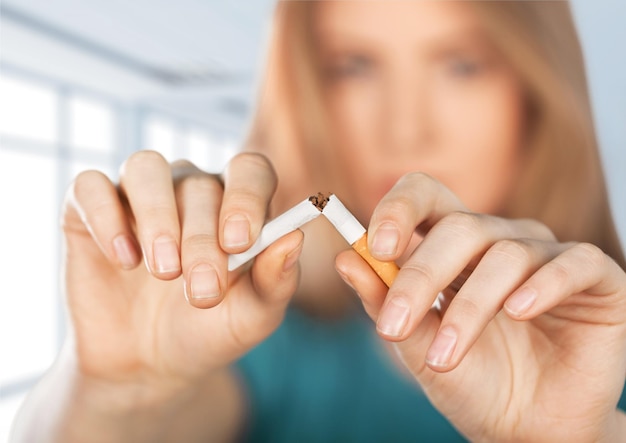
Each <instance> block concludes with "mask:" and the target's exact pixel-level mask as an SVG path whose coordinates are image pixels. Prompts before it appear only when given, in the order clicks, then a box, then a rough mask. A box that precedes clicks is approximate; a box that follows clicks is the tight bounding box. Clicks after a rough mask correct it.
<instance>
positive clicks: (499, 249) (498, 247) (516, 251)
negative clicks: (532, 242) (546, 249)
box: [489, 239, 531, 263]
mask: <svg viewBox="0 0 626 443" xmlns="http://www.w3.org/2000/svg"><path fill="white" fill-rule="evenodd" d="M489 253H491V254H496V255H499V256H502V257H504V258H505V259H507V260H512V261H514V262H517V263H526V262H528V261H530V259H531V250H530V246H529V245H528V244H527V243H526V242H524V241H523V240H512V239H504V240H499V241H497V242H496V243H494V245H493V246H491V248H490V249H489Z"/></svg>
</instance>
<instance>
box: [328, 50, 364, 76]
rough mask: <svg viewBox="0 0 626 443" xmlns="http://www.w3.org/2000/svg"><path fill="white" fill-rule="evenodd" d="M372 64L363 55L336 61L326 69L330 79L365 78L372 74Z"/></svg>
mask: <svg viewBox="0 0 626 443" xmlns="http://www.w3.org/2000/svg"><path fill="white" fill-rule="evenodd" d="M373 69H374V63H373V62H372V60H371V59H370V58H368V57H366V56H363V55H351V56H346V57H342V58H340V59H339V60H336V61H335V62H334V63H332V64H331V65H330V66H329V68H328V74H329V76H330V77H331V78H332V79H342V78H351V77H356V78H358V77H365V76H367V75H370V74H371V73H372V72H373Z"/></svg>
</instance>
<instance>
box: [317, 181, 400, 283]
mask: <svg viewBox="0 0 626 443" xmlns="http://www.w3.org/2000/svg"><path fill="white" fill-rule="evenodd" d="M309 200H310V201H311V202H312V203H313V204H314V205H315V206H316V207H317V208H318V209H319V210H320V211H321V212H322V215H324V216H325V217H326V218H327V219H328V221H330V222H331V223H332V224H333V226H335V228H336V229H337V231H339V233H340V234H341V235H342V236H343V238H345V239H346V241H347V242H348V243H349V244H350V245H351V246H352V248H353V249H354V250H355V251H356V252H357V253H358V254H359V255H360V256H361V257H363V259H364V260H365V261H366V262H367V263H368V264H369V265H370V267H371V268H372V269H373V270H374V272H376V274H377V275H378V276H379V277H380V278H381V280H382V281H384V282H385V284H386V285H387V287H389V286H391V284H392V283H393V281H394V280H395V278H396V276H397V275H398V271H399V270H400V268H398V265H396V264H395V263H394V262H392V261H380V260H377V259H375V258H374V257H372V254H370V252H369V249H368V248H367V231H366V230H365V228H364V227H363V225H361V223H359V221H358V220H357V219H356V217H355V216H354V215H352V213H351V212H350V211H349V210H348V209H347V208H346V207H345V206H344V205H343V203H341V201H340V200H339V199H338V198H337V196H335V195H334V194H330V195H329V196H328V197H326V196H325V195H324V194H321V193H320V194H317V195H316V196H312V197H310V198H309Z"/></svg>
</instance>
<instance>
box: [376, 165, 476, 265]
mask: <svg viewBox="0 0 626 443" xmlns="http://www.w3.org/2000/svg"><path fill="white" fill-rule="evenodd" d="M453 211H466V208H465V206H463V204H462V203H461V202H460V201H459V200H458V198H457V197H456V196H455V195H454V194H452V192H450V191H449V190H448V189H447V188H445V187H444V186H443V185H442V184H440V183H439V182H438V181H436V180H434V179H433V178H431V177H429V176H428V175H425V174H422V173H411V174H407V175H405V176H403V177H402V178H401V179H400V180H399V181H398V182H397V183H396V185H395V186H394V187H393V188H392V189H391V190H390V191H389V192H388V193H387V194H386V195H385V196H384V197H383V198H382V200H381V201H380V202H379V204H378V205H377V206H376V209H375V210H374V213H373V214H372V217H371V220H370V224H369V242H368V247H369V249H370V251H371V253H372V255H374V257H375V258H377V259H379V260H387V261H389V260H395V259H397V258H398V257H399V256H400V255H401V254H402V252H403V251H404V250H405V249H406V247H407V245H408V244H409V241H410V239H411V236H412V235H413V232H414V231H415V229H416V227H421V228H422V231H424V232H426V231H428V229H429V228H430V226H432V225H434V224H435V223H436V222H437V221H439V220H440V219H441V218H442V217H444V216H445V215H447V214H449V213H451V212H453Z"/></svg>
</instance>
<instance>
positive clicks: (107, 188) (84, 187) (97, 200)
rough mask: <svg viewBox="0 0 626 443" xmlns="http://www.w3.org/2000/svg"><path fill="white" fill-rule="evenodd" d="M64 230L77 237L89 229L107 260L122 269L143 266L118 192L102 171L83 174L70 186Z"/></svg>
mask: <svg viewBox="0 0 626 443" xmlns="http://www.w3.org/2000/svg"><path fill="white" fill-rule="evenodd" d="M71 214H74V215H76V217H72V215H71ZM64 229H65V230H66V232H70V231H71V232H74V233H77V232H81V231H83V230H84V229H86V230H87V231H88V232H89V234H90V235H91V236H92V238H93V240H94V241H95V243H96V244H97V245H98V247H99V248H100V250H101V251H102V253H103V254H104V255H105V256H106V258H107V259H108V260H109V261H110V262H111V263H113V264H114V265H116V266H118V267H119V268H122V269H132V268H134V267H135V266H137V264H138V263H139V259H140V255H139V249H138V246H137V243H136V240H135V237H134V235H133V233H132V231H131V229H130V226H129V223H128V219H127V216H126V213H125V211H124V208H123V205H122V204H121V202H120V200H119V197H118V193H117V190H116V188H115V186H114V185H113V183H111V181H110V180H109V178H108V177H107V176H105V175H104V174H102V173H101V172H99V171H84V172H82V173H80V174H79V175H78V176H77V177H76V179H75V180H74V182H73V183H72V185H71V186H70V188H69V190H68V194H67V198H66V217H65V220H64Z"/></svg>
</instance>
